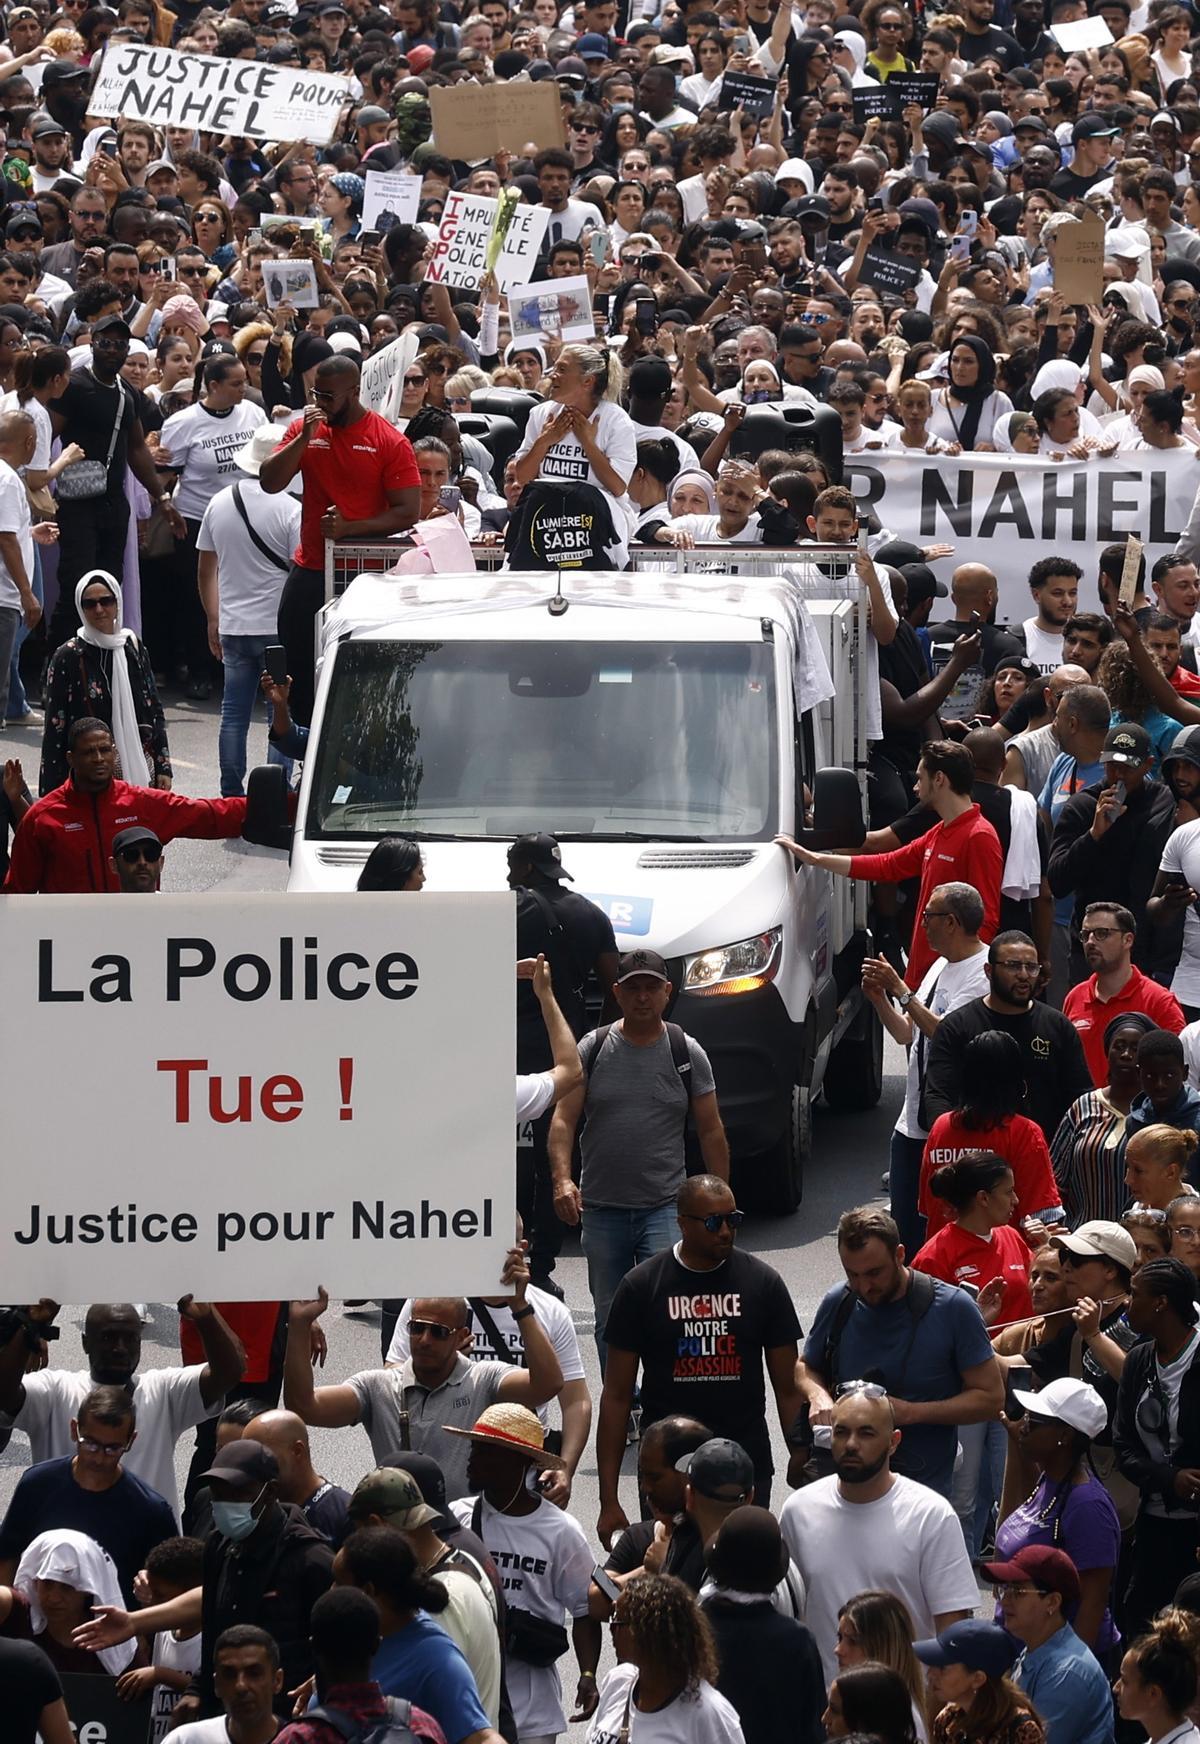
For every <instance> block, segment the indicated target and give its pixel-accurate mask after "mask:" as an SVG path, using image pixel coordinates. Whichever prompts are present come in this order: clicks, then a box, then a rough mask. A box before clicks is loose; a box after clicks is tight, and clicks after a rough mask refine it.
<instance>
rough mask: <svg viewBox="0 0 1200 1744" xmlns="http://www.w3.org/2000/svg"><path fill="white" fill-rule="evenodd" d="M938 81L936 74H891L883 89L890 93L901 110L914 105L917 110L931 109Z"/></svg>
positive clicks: (935, 98)
mask: <svg viewBox="0 0 1200 1744" xmlns="http://www.w3.org/2000/svg"><path fill="white" fill-rule="evenodd" d="M938 84H939V79H938V75H937V74H936V73H893V74H892V76H891V78H890V79H889V80H888V82H887V84H886V85H885V86H884V89H885V90H887V91H890V92H891V93H892V96H893V97H895V99H896V101H897V102H898V103H899V105H900V108H901V109H907V108H908V106H909V104H910V103H915V104H916V106H917V108H918V109H925V110H929V109H932V108H933V106H934V104H935V103H936V102H937V94H938Z"/></svg>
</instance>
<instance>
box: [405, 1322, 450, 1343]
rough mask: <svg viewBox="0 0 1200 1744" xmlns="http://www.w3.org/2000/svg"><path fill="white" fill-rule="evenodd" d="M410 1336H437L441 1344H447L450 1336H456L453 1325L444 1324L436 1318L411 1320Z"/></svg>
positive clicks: (411, 1337) (409, 1326) (409, 1325)
mask: <svg viewBox="0 0 1200 1744" xmlns="http://www.w3.org/2000/svg"><path fill="white" fill-rule="evenodd" d="M408 1336H409V1338H410V1339H413V1338H436V1339H437V1341H438V1343H439V1344H445V1342H446V1340H447V1339H448V1338H452V1337H453V1336H454V1328H453V1327H452V1326H442V1325H440V1324H439V1323H438V1321H436V1320H410V1321H409V1323H408Z"/></svg>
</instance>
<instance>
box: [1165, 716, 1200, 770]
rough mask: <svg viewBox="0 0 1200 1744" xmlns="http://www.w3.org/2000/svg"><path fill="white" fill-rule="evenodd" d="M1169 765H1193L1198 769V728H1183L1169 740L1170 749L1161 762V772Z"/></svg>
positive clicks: (1199, 733)
mask: <svg viewBox="0 0 1200 1744" xmlns="http://www.w3.org/2000/svg"><path fill="white" fill-rule="evenodd" d="M1169 763H1194V764H1195V766H1196V768H1197V769H1200V727H1185V728H1184V729H1183V731H1182V733H1176V735H1175V737H1174V738H1173V739H1172V740H1171V749H1170V750H1169V751H1168V752H1167V754H1166V756H1165V757H1164V758H1163V760H1162V772H1163V774H1164V775H1165V774H1166V773H1167V765H1168V764H1169Z"/></svg>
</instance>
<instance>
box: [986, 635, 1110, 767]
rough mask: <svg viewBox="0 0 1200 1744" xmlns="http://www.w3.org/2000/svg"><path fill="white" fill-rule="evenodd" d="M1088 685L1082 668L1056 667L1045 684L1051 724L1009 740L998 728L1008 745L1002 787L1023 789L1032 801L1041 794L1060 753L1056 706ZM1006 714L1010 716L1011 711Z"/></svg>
mask: <svg viewBox="0 0 1200 1744" xmlns="http://www.w3.org/2000/svg"><path fill="white" fill-rule="evenodd" d="M1091 682H1092V680H1091V678H1090V677H1089V676H1088V674H1087V671H1086V670H1085V669H1084V667H1082V666H1058V667H1056V668H1055V669H1054V671H1053V672H1052V673H1051V674H1050V676H1049V678H1048V679H1047V680H1046V690H1045V697H1046V706H1047V707H1048V709H1049V710H1050V720H1049V721H1048V722H1047V724H1046V725H1045V726H1044V727H1034V728H1033V729H1032V730H1031V731H1030V732H1018V733H1017V734H1016V736H1015V737H1011V738H1010V737H1009V735H1008V732H1007V730H1006V728H1005V727H1004V725H1003V723H1000V724H998V725H997V727H996V731H997V732H998V733H999V734H1000V736H1001V737H1002V738H1004V739H1005V740H1007V744H1008V749H1007V751H1006V752H1005V756H1004V776H1003V780H1004V785H1005V787H1023V788H1025V790H1026V792H1028V793H1032V794H1033V795H1034V797H1035V798H1036V797H1037V796H1038V795H1039V794H1040V793H1041V791H1042V788H1043V787H1044V786H1045V785H1046V777H1047V775H1049V773H1050V765H1051V764H1052V763H1053V761H1054V759H1055V758H1056V757H1057V756H1058V754H1059V752H1060V751H1061V750H1062V746H1061V745H1060V744H1059V740H1058V728H1057V727H1056V726H1055V724H1054V717H1055V715H1056V713H1057V711H1058V705H1059V704H1060V703H1061V701H1062V699H1063V697H1064V696H1066V694H1067V692H1068V691H1069V690H1073V689H1074V688H1075V686H1076V685H1077V684H1091ZM1022 700H1023V699H1022V698H1020V697H1018V698H1017V701H1016V703H1014V705H1013V707H1014V708H1019V707H1020V705H1021V702H1022ZM1009 712H1010V714H1011V713H1012V710H1010V711H1009Z"/></svg>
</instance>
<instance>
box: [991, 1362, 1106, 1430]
mask: <svg viewBox="0 0 1200 1744" xmlns="http://www.w3.org/2000/svg"><path fill="white" fill-rule="evenodd" d="M1013 1398H1014V1399H1015V1400H1016V1401H1017V1403H1018V1404H1019V1405H1022V1406H1024V1408H1025V1410H1026V1411H1028V1412H1029V1414H1030V1416H1031V1417H1048V1418H1053V1419H1054V1421H1055V1422H1057V1423H1066V1424H1069V1425H1070V1427H1071V1428H1072V1429H1078V1430H1079V1432H1080V1434H1081V1435H1086V1436H1087V1437H1088V1438H1089V1440H1091V1441H1094V1440H1095V1439H1096V1437H1097V1435H1099V1433H1100V1431H1101V1430H1102V1429H1104V1428H1105V1427H1106V1426H1107V1423H1108V1409H1107V1407H1106V1406H1105V1403H1104V1400H1103V1399H1102V1398H1101V1397H1100V1395H1099V1393H1098V1392H1097V1391H1096V1389H1095V1387H1089V1386H1088V1384H1087V1382H1086V1381H1074V1380H1072V1379H1071V1377H1070V1376H1069V1375H1064V1376H1063V1377H1062V1379H1061V1380H1058V1381H1051V1382H1050V1384H1049V1386H1048V1387H1043V1388H1042V1390H1041V1392H1040V1393H1025V1392H1021V1391H1019V1390H1018V1388H1016V1387H1014V1388H1013Z"/></svg>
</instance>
